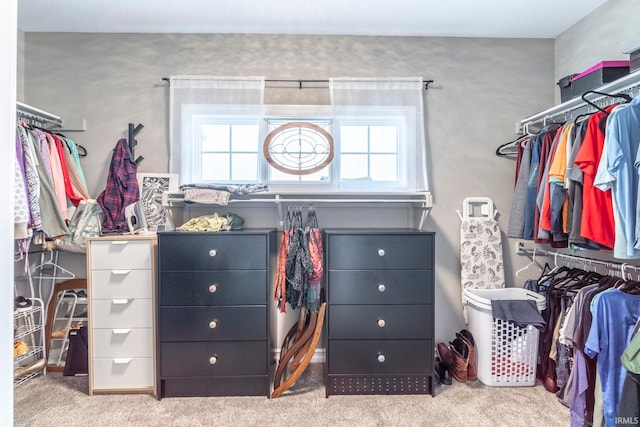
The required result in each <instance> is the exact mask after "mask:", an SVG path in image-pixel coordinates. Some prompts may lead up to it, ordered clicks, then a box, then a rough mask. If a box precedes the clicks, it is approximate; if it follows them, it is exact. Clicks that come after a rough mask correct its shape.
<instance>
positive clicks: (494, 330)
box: [463, 288, 546, 387]
mask: <svg viewBox="0 0 640 427" xmlns="http://www.w3.org/2000/svg"><path fill="white" fill-rule="evenodd" d="M463 297H464V301H465V303H466V304H467V317H468V326H467V329H468V330H469V332H471V334H472V335H473V338H474V340H475V343H476V362H477V367H478V379H479V380H480V382H482V383H483V384H486V385H489V386H503V387H505V386H510V387H514V386H532V385H535V383H536V365H537V361H538V339H539V331H538V329H536V328H535V327H534V326H532V325H529V326H527V327H526V328H521V327H518V326H516V325H515V324H513V323H511V322H507V321H503V320H500V319H496V320H494V319H493V315H492V311H491V301H492V300H533V301H535V302H536V306H537V307H538V311H540V312H541V311H542V310H544V309H545V308H546V300H545V298H544V297H543V296H542V295H539V294H536V293H535V292H531V291H528V290H526V289H521V288H500V289H465V290H464V292H463Z"/></svg>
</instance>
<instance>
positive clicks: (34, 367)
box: [13, 359, 47, 380]
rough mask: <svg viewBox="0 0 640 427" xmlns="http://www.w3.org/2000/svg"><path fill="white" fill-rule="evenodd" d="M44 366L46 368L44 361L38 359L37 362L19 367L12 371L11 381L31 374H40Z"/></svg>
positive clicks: (45, 361)
mask: <svg viewBox="0 0 640 427" xmlns="http://www.w3.org/2000/svg"><path fill="white" fill-rule="evenodd" d="M45 366H47V360H46V359H39V360H38V361H36V362H34V363H32V364H31V365H28V366H20V367H18V368H16V369H15V370H14V371H13V379H14V380H16V379H18V378H20V377H23V376H25V375H27V374H31V373H33V372H40V371H42V370H43V369H44V368H45Z"/></svg>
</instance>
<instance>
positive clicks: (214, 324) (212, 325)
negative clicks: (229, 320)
mask: <svg viewBox="0 0 640 427" xmlns="http://www.w3.org/2000/svg"><path fill="white" fill-rule="evenodd" d="M217 326H218V322H216V321H215V320H212V321H211V322H209V327H210V328H211V329H215V328H216V327H217Z"/></svg>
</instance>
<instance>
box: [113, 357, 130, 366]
mask: <svg viewBox="0 0 640 427" xmlns="http://www.w3.org/2000/svg"><path fill="white" fill-rule="evenodd" d="M130 362H131V358H130V357H122V358H115V359H113V363H115V364H116V365H126V364H127V363H130Z"/></svg>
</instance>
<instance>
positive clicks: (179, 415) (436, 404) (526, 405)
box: [14, 364, 569, 427]
mask: <svg viewBox="0 0 640 427" xmlns="http://www.w3.org/2000/svg"><path fill="white" fill-rule="evenodd" d="M14 401H15V409H14V425H15V426H30V427H36V426H47V427H49V426H69V427H72V426H82V427H88V426H101V427H103V426H118V427H125V426H216V427H217V426H261V427H262V426H289V425H301V426H330V427H335V426H474V427H475V426H488V427H496V426H505V427H511V426H513V427H516V426H523V427H530V426H544V427H551V426H567V425H568V424H569V410H568V409H567V408H566V407H564V406H562V405H561V404H560V403H559V402H558V401H557V399H556V397H555V395H554V394H552V393H549V392H547V391H546V390H545V389H544V388H543V387H542V386H541V385H536V386H535V387H508V388H505V387H487V386H484V385H482V384H481V383H479V382H475V383H465V384H461V383H455V382H454V384H453V385H451V386H438V387H437V389H436V396H435V397H431V396H424V395H422V396H418V395H410V396H407V395H405V396H331V397H329V398H325V390H324V385H323V379H322V365H315V364H313V365H311V366H310V367H309V368H308V370H307V372H305V374H304V375H303V376H302V377H301V378H300V379H299V380H298V382H297V384H295V386H294V387H293V388H292V389H290V390H289V391H287V392H286V393H285V394H284V395H283V396H281V397H279V398H277V399H267V398H266V397H209V398H195V397H194V398H167V399H162V400H161V401H158V400H157V399H156V398H154V397H153V396H150V395H95V396H91V397H90V396H89V395H88V378H87V377H64V376H62V375H61V374H59V373H51V374H48V375H47V376H45V377H42V376H40V377H37V378H34V379H32V380H31V381H29V382H27V383H25V384H22V385H20V386H18V387H17V388H16V389H15V400H14Z"/></svg>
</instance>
